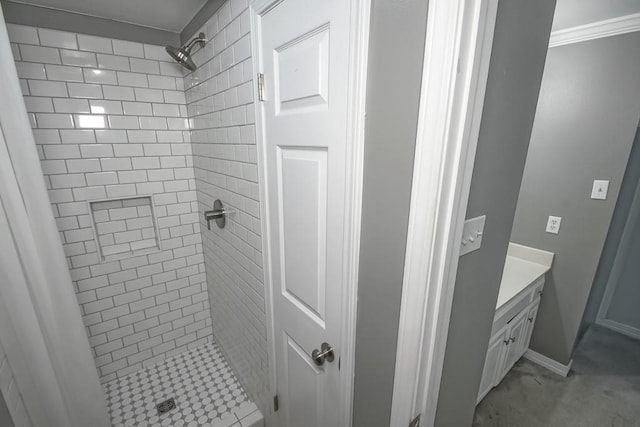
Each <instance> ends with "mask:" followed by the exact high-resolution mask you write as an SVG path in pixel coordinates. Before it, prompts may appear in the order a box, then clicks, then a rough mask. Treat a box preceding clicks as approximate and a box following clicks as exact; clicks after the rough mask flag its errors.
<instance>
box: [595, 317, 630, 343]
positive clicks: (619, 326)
mask: <svg viewBox="0 0 640 427" xmlns="http://www.w3.org/2000/svg"><path fill="white" fill-rule="evenodd" d="M596 324H597V325H600V326H604V327H605V328H607V329H611V330H612V331H615V332H618V333H621V334H623V335H626V336H628V337H631V338H636V339H640V329H636V328H634V327H633V326H628V325H625V324H623V323H619V322H616V321H615V320H610V319H597V320H596Z"/></svg>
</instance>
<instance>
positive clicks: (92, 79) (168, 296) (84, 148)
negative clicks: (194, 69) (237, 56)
mask: <svg viewBox="0 0 640 427" xmlns="http://www.w3.org/2000/svg"><path fill="white" fill-rule="evenodd" d="M8 29H9V35H10V41H11V42H12V50H13V53H14V57H15V59H16V67H17V70H18V74H19V77H20V82H21V86H22V89H23V93H24V97H25V98H24V99H25V104H26V106H27V110H28V113H29V116H30V119H31V123H32V126H33V129H34V131H33V132H34V136H35V139H36V144H37V148H38V152H39V155H40V158H41V164H42V168H43V170H44V174H45V180H46V184H47V187H48V189H49V197H50V199H51V203H52V207H53V211H54V215H55V216H56V219H57V221H58V228H59V231H60V238H61V239H62V243H63V246H64V250H65V252H66V255H67V259H68V262H69V268H70V270H71V275H72V278H73V281H74V287H75V291H76V295H77V298H78V302H79V304H80V307H81V309H82V312H83V315H84V322H85V325H86V327H87V334H88V335H89V341H90V343H91V347H92V350H93V352H94V357H95V361H96V366H97V368H98V370H99V374H100V376H101V379H102V381H105V382H106V381H109V380H113V379H114V378H117V377H121V376H124V375H127V374H129V373H131V372H134V371H137V370H139V369H142V368H143V367H145V366H149V365H151V364H154V363H157V362H159V361H161V360H164V359H165V358H166V357H167V356H171V355H174V354H177V353H180V352H182V351H185V350H186V349H188V348H195V347H198V346H200V345H203V344H204V343H206V342H208V341H210V340H211V339H212V327H211V316H210V311H209V299H208V295H207V285H206V275H205V267H204V256H203V253H202V239H201V234H200V223H199V214H198V207H199V206H198V203H197V201H196V184H195V175H194V169H193V158H192V153H191V145H190V140H189V137H190V135H189V132H188V123H187V108H186V99H185V95H184V82H183V76H182V69H181V67H180V66H179V65H178V64H176V63H174V62H172V61H171V59H170V58H169V57H168V56H166V55H163V54H162V52H163V48H162V47H161V46H151V45H143V44H140V43H132V42H125V41H120V40H111V39H108V38H101V37H93V36H87V35H83V34H74V33H67V32H61V31H50V30H45V29H42V28H34V27H27V26H18V25H8ZM140 196H149V197H152V198H153V204H154V206H155V212H153V215H154V216H155V219H156V220H157V233H158V236H157V241H158V244H159V246H160V248H161V250H156V251H149V252H150V253H145V254H141V255H137V256H127V257H118V258H121V259H117V260H109V259H108V258H109V257H108V256H107V260H106V262H103V261H102V260H101V256H100V254H99V251H98V245H97V243H96V240H95V238H96V236H95V234H94V224H93V222H92V221H93V220H92V216H91V212H90V205H89V202H90V201H102V200H105V199H120V198H124V199H125V201H124V202H116V203H122V204H123V205H122V206H123V208H122V210H117V209H116V210H114V212H113V214H111V215H112V216H110V217H109V218H110V219H109V221H108V222H105V223H98V224H97V230H98V233H99V234H101V231H104V230H101V228H104V227H105V226H106V228H107V229H109V227H112V228H111V230H112V233H111V234H107V233H106V231H105V234H104V235H103V237H104V238H105V239H106V242H110V240H109V239H113V243H112V245H111V246H109V245H107V246H108V247H109V248H110V250H111V253H109V249H108V250H106V251H105V247H104V246H103V255H113V254H114V253H116V252H119V251H121V250H125V249H126V250H127V251H136V250H138V249H149V248H145V246H146V245H147V244H149V245H150V244H151V242H152V240H153V242H154V245H155V244H156V243H155V241H156V240H155V238H152V236H151V229H152V227H148V220H149V217H150V215H151V212H149V211H148V209H147V208H148V207H149V205H146V206H143V208H145V209H143V210H144V213H143V214H141V212H140V211H139V208H140V207H137V206H136V207H135V208H136V209H137V210H138V211H137V215H138V216H137V217H126V215H124V214H123V212H128V211H126V210H125V209H126V208H129V207H131V206H127V207H125V206H124V205H125V204H127V203H131V202H127V201H126V200H127V199H128V198H131V197H140ZM95 206H99V205H95V204H94V207H95ZM99 212H100V209H98V211H97V212H96V211H95V210H94V215H95V214H98V216H100V215H101V214H100V213H99ZM110 212H111V211H110ZM130 213H132V212H130ZM113 215H115V217H113ZM118 215H120V216H121V218H120V217H118ZM117 218H120V219H117ZM121 220H122V221H124V226H125V228H124V230H120V228H119V227H122V224H121V222H120V221H121ZM136 221H138V222H140V223H138V224H136ZM96 222H97V221H96ZM142 222H144V224H142ZM100 224H105V226H101V225H100ZM118 245H123V246H119V247H116V246H118ZM126 245H128V248H125V246H126ZM151 249H152V248H151ZM120 255H122V254H121V253H120Z"/></svg>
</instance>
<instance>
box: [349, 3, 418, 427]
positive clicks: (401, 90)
mask: <svg viewBox="0 0 640 427" xmlns="http://www.w3.org/2000/svg"><path fill="white" fill-rule="evenodd" d="M426 21H427V2H425V1H423V0H405V1H401V2H399V1H397V0H374V1H373V8H372V11H371V33H370V41H369V64H368V66H369V74H368V77H367V103H366V110H367V118H366V128H365V153H364V194H363V206H362V212H363V217H362V237H361V242H360V244H361V252H360V279H359V285H358V324H357V338H356V339H357V342H356V371H355V394H354V402H353V405H354V409H353V425H354V426H355V427H360V426H367V427H376V426H388V425H389V419H390V416H391V396H392V393H393V375H394V368H395V356H396V341H397V334H398V319H399V316H400V297H401V293H402V275H403V269H404V253H405V246H406V240H407V224H408V220H409V201H410V196H411V178H412V170H413V157H414V148H415V140H416V126H417V121H418V102H419V97H420V83H421V78H422V59H423V53H424V38H425V31H426ZM384 209H387V210H388V209H390V210H391V212H392V213H393V214H392V215H391V216H388V215H380V212H381V210H384Z"/></svg>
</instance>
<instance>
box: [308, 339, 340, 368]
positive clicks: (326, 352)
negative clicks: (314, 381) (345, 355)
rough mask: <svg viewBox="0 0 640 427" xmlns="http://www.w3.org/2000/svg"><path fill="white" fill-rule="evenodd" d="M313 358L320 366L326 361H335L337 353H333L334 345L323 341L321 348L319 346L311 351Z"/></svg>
mask: <svg viewBox="0 0 640 427" xmlns="http://www.w3.org/2000/svg"><path fill="white" fill-rule="evenodd" d="M311 358H312V359H313V361H314V362H315V363H316V365H318V366H322V365H324V361H325V360H326V361H328V362H333V359H335V355H334V353H333V347H331V346H330V345H329V344H328V343H326V342H323V343H322V345H321V346H320V350H318V349H317V348H316V349H315V350H313V351H312V352H311Z"/></svg>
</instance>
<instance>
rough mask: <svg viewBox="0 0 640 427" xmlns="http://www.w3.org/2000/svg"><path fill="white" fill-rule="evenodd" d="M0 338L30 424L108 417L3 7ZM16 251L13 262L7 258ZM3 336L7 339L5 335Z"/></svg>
mask: <svg viewBox="0 0 640 427" xmlns="http://www.w3.org/2000/svg"><path fill="white" fill-rule="evenodd" d="M0 76H1V78H0V93H2V98H1V99H0V128H1V130H0V131H1V132H2V135H3V137H2V138H0V139H1V141H0V157H1V158H0V165H1V166H0V209H2V216H1V217H0V232H1V233H2V235H3V237H6V236H10V238H8V237H7V238H6V239H3V240H2V241H1V242H0V245H2V249H1V251H2V254H3V256H5V257H6V258H3V259H2V262H1V263H0V269H2V271H4V270H5V269H11V270H10V272H9V273H8V274H7V275H5V276H3V278H2V280H6V281H7V282H3V283H2V285H1V286H0V306H1V307H0V308H1V309H2V311H3V312H2V315H1V316H0V317H1V320H2V321H1V322H0V339H2V340H3V343H5V344H6V345H3V348H4V350H5V352H6V354H7V358H8V359H9V364H10V366H11V368H12V370H13V374H14V379H15V382H16V384H18V388H19V389H20V391H21V392H22V395H23V400H24V405H25V408H26V410H27V412H28V413H29V416H30V418H31V421H32V423H33V425H34V426H43V427H44V426H55V427H57V426H60V427H67V426H70V427H76V426H77V427H81V426H88V425H91V426H96V427H102V426H104V427H106V426H108V425H110V420H109V415H108V412H107V404H106V398H105V396H104V393H103V391H102V387H101V385H100V382H99V380H98V372H97V370H96V367H95V362H94V360H93V356H92V354H91V349H90V346H89V340H88V338H87V334H86V331H85V327H84V324H83V322H82V316H81V313H80V307H79V306H78V301H77V299H76V296H75V292H74V289H73V285H72V283H71V276H70V273H69V269H68V267H67V260H66V257H65V255H64V251H63V249H62V244H61V243H60V236H59V232H58V228H57V225H56V222H55V219H54V217H53V211H52V209H51V203H50V202H49V196H48V194H47V189H46V187H45V182H44V177H43V173H42V168H41V166H40V161H39V159H38V153H37V150H36V145H35V141H34V139H33V134H32V131H31V126H30V123H29V118H28V116H27V111H26V108H25V105H24V99H23V96H22V92H21V90H20V85H19V82H18V75H17V72H16V68H15V64H14V60H13V54H12V52H11V47H10V44H9V36H8V34H7V29H6V25H5V22H4V16H3V14H2V11H1V10H0ZM8 259H9V260H10V259H13V260H14V261H15V260H17V262H14V263H13V265H8V264H7V262H8V261H7V260H8ZM5 341H6V342H5Z"/></svg>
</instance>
